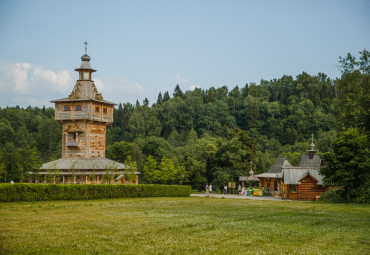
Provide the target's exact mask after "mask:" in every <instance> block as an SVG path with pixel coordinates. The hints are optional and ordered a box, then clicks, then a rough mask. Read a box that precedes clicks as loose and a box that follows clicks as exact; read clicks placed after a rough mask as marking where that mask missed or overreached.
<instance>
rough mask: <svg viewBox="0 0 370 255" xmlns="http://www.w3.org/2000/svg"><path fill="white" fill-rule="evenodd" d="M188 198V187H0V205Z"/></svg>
mask: <svg viewBox="0 0 370 255" xmlns="http://www.w3.org/2000/svg"><path fill="white" fill-rule="evenodd" d="M190 194H191V187H190V186H181V185H155V184H139V185H120V184H118V185H109V184H35V183H19V184H8V183H7V184H0V202H18V201H50V200H88V199H105V198H133V197H188V196H190Z"/></svg>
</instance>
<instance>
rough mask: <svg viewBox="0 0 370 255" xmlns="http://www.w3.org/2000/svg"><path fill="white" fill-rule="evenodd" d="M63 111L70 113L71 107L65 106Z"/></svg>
mask: <svg viewBox="0 0 370 255" xmlns="http://www.w3.org/2000/svg"><path fill="white" fill-rule="evenodd" d="M63 109H64V110H65V111H70V110H71V106H70V105H65V106H64V108H63Z"/></svg>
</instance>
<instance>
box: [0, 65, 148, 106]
mask: <svg viewBox="0 0 370 255" xmlns="http://www.w3.org/2000/svg"><path fill="white" fill-rule="evenodd" d="M75 76H76V74H73V73H72V72H69V71H67V70H58V71H56V70H50V69H47V68H44V67H40V66H36V65H33V64H31V63H13V64H9V63H5V64H4V63H1V64H0V107H6V106H16V105H19V106H21V107H27V106H28V105H31V106H38V107H42V106H43V105H45V106H53V105H52V104H51V103H50V100H53V99H58V98H63V97H67V96H68V95H69V94H70V93H71V91H72V90H73V87H74V86H75V84H76V80H75V79H74V78H77V77H75ZM93 79H94V83H95V86H96V88H97V90H98V91H99V92H101V93H103V97H104V99H107V100H108V101H113V102H125V101H134V100H136V98H141V97H143V96H144V95H145V91H144V89H143V87H142V85H141V84H139V83H138V82H135V81H130V80H129V79H127V78H112V77H104V78H103V79H101V78H95V77H94V78H93ZM105 84H107V86H106V85H105Z"/></svg>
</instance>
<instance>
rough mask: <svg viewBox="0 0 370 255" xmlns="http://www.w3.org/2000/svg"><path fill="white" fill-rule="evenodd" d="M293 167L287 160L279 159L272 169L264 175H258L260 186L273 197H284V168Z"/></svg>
mask: <svg viewBox="0 0 370 255" xmlns="http://www.w3.org/2000/svg"><path fill="white" fill-rule="evenodd" d="M284 167H293V166H292V165H291V164H290V163H289V161H288V160H287V159H286V158H278V159H276V161H275V163H274V164H273V165H272V166H271V167H270V169H269V170H268V171H267V172H266V173H263V174H257V175H256V177H257V178H258V179H259V186H260V187H263V188H266V189H267V192H268V193H269V194H271V196H275V197H281V196H282V178H283V168H284Z"/></svg>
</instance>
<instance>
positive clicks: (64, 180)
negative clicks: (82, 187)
mask: <svg viewBox="0 0 370 255" xmlns="http://www.w3.org/2000/svg"><path fill="white" fill-rule="evenodd" d="M63 184H65V177H64V175H63Z"/></svg>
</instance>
